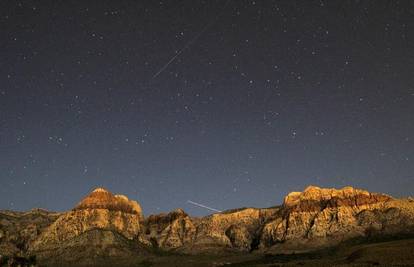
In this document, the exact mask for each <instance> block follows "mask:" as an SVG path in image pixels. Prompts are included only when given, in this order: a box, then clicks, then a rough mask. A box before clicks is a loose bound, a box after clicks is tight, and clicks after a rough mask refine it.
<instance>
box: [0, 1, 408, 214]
mask: <svg viewBox="0 0 414 267" xmlns="http://www.w3.org/2000/svg"><path fill="white" fill-rule="evenodd" d="M413 174H414V2H413V1H305V0H303V1H293V0H291V1H259V0H258V1H238V0H228V1H225V0H220V1H219V0H209V1H191V0H185V1H184V0H182V1H161V2H160V1H152V0H151V1H102V0H99V1H56V0H53V1H16V0H3V1H1V2H0V209H14V210H28V209H31V208H34V207H42V208H46V209H49V210H57V211H63V210H68V209H71V208H72V207H73V206H74V205H75V204H76V203H77V202H78V201H79V200H80V199H81V198H82V197H83V196H85V195H86V194H88V192H90V191H91V190H92V189H94V188H95V187H101V186H102V187H105V188H107V189H109V190H110V191H112V192H114V193H121V194H125V195H127V196H128V197H130V198H131V199H135V200H137V201H139V202H140V203H141V205H142V207H143V210H144V213H145V215H148V214H151V213H159V212H166V211H169V210H172V209H174V208H178V207H181V208H183V209H184V210H185V211H187V212H188V213H189V214H191V215H196V216H199V215H205V214H208V213H210V211H208V210H205V209H201V208H199V207H196V206H193V205H190V204H189V203H187V201H188V200H191V201H195V202H198V203H202V204H203V205H207V206H209V207H213V208H216V209H219V210H225V209H230V208H237V207H244V206H255V207H268V206H273V205H276V204H280V203H281V202H282V200H283V196H284V195H285V194H286V193H288V192H290V191H300V190H303V188H304V187H306V186H307V185H309V184H314V185H318V186H324V187H342V186H346V185H352V186H354V187H360V188H365V189H368V190H370V191H374V192H385V193H389V194H392V195H394V196H407V195H412V194H414V192H413V189H414V177H413Z"/></svg>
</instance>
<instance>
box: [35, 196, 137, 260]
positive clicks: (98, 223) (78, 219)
mask: <svg viewBox="0 0 414 267" xmlns="http://www.w3.org/2000/svg"><path fill="white" fill-rule="evenodd" d="M142 220H143V215H142V211H141V207H140V206H139V204H138V203H137V202H136V201H131V200H129V199H128V198H127V197H125V196H121V195H113V194H112V193H110V192H108V191H106V190H105V189H102V188H98V189H95V190H94V191H93V192H92V193H91V194H90V195H88V196H87V197H86V198H84V199H83V200H82V201H81V202H80V203H79V204H78V205H77V206H76V207H75V208H74V209H73V210H72V211H69V212H66V213H65V214H63V215H61V216H60V217H59V218H58V219H57V220H56V221H55V222H54V223H52V224H51V225H50V226H49V227H48V228H47V229H45V231H44V232H43V233H42V234H41V235H40V236H39V238H37V240H36V241H35V242H34V243H33V245H32V246H31V248H30V249H31V250H32V251H34V252H39V251H43V250H54V249H57V248H58V247H59V246H61V244H62V242H66V241H69V240H71V239H73V238H75V237H77V236H79V235H81V234H83V233H84V232H87V231H90V230H93V229H101V230H110V231H114V232H116V233H119V234H121V235H122V236H124V237H125V238H127V239H131V240H132V239H135V238H139V234H140V233H141V223H142Z"/></svg>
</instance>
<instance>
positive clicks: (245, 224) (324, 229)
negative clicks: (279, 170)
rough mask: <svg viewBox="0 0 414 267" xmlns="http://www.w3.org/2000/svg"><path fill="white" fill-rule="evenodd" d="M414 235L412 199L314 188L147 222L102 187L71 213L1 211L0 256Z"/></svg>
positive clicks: (259, 246)
mask: <svg viewBox="0 0 414 267" xmlns="http://www.w3.org/2000/svg"><path fill="white" fill-rule="evenodd" d="M413 233H414V201H413V200H412V199H409V198H408V199H396V198H393V197H391V196H388V195H385V194H379V193H370V192H367V191H365V190H360V189H354V188H352V187H345V188H342V189H327V188H319V187H315V186H309V187H308V188H306V189H305V190H304V191H303V192H292V193H290V194H288V195H287V196H286V197H285V199H284V202H283V204H282V205H281V206H276V207H273V208H264V209H259V208H242V209H236V210H229V211H225V212H221V213H216V214H212V215H209V216H206V217H202V218H192V217H190V216H189V215H188V214H186V213H185V212H184V211H183V210H181V209H177V210H174V211H172V212H170V213H167V214H158V215H150V216H148V217H147V218H144V216H143V214H142V210H141V207H140V205H139V204H138V203H137V202H136V201H132V200H129V199H128V198H127V197H126V196H122V195H113V194H112V193H110V192H108V191H107V190H105V189H102V188H98V189H96V190H94V191H93V192H91V193H90V194H89V195H88V196H87V197H85V198H84V199H83V200H82V201H80V202H79V204H78V205H76V206H75V207H74V209H73V210H71V211H68V212H65V213H50V212H46V211H43V210H33V211H30V212H26V213H19V212H11V211H3V212H0V254H2V255H30V254H35V255H37V256H38V257H39V258H40V259H50V261H51V262H54V263H56V264H57V261H54V260H55V259H54V258H55V257H58V255H66V256H67V257H70V259H71V260H72V261H76V260H77V259H81V258H83V257H87V256H88V255H106V254H110V255H118V256H120V255H121V256H122V255H124V256H128V255H129V256H131V255H141V254H142V253H144V254H145V253H148V251H149V250H151V249H156V250H158V249H161V250H169V251H179V252H184V253H191V254H196V253H204V252H208V253H212V252H217V253H223V252H224V251H227V252H241V251H242V252H251V251H256V252H258V253H283V252H292V251H295V252H296V251H306V250H313V249H318V248H321V247H325V246H333V245H337V244H338V243H340V242H343V241H347V240H350V239H353V238H368V237H373V236H374V237H375V236H383V235H397V234H413ZM66 256H65V257H66ZM129 256H128V257H129Z"/></svg>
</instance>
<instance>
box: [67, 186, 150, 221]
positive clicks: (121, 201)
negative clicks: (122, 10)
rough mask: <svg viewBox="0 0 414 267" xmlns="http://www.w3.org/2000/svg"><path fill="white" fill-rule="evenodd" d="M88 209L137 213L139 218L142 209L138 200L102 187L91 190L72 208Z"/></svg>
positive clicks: (141, 216) (141, 217)
mask: <svg viewBox="0 0 414 267" xmlns="http://www.w3.org/2000/svg"><path fill="white" fill-rule="evenodd" d="M88 209H106V210H109V211H120V212H122V213H131V214H137V215H138V216H139V217H140V219H143V215H142V209H141V206H140V205H139V204H138V202H136V201H134V200H129V199H128V197H126V196H124V195H113V194H112V193H111V192H109V191H107V190H105V189H103V188H97V189H95V190H93V191H92V193H90V194H89V195H88V196H87V197H85V198H84V199H83V200H82V201H81V202H80V203H79V204H78V205H76V207H75V208H74V209H73V210H75V211H76V210H88Z"/></svg>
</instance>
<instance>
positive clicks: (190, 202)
mask: <svg viewBox="0 0 414 267" xmlns="http://www.w3.org/2000/svg"><path fill="white" fill-rule="evenodd" d="M187 203H189V204H192V205H194V206H197V207H200V208H205V209H208V210H211V211H216V212H221V210H218V209H214V208H210V207H207V206H206V205H203V204H200V203H197V202H194V201H191V200H187Z"/></svg>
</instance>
